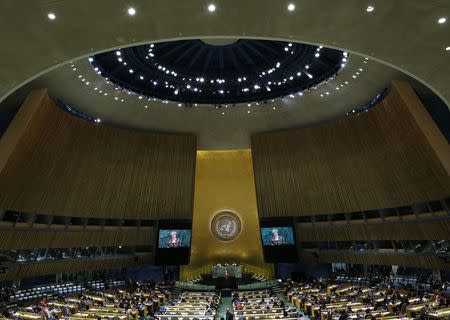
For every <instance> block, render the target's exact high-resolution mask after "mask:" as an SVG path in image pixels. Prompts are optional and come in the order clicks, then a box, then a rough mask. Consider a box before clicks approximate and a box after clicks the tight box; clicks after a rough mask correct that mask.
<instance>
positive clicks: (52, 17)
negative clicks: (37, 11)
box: [47, 12, 56, 20]
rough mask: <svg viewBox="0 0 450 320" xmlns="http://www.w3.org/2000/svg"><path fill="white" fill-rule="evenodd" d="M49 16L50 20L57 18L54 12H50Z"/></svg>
mask: <svg viewBox="0 0 450 320" xmlns="http://www.w3.org/2000/svg"><path fill="white" fill-rule="evenodd" d="M47 17H48V18H49V19H50V20H55V19H56V15H55V14H54V13H53V12H50V13H49V14H48V15H47Z"/></svg>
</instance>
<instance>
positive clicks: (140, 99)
mask: <svg viewBox="0 0 450 320" xmlns="http://www.w3.org/2000/svg"><path fill="white" fill-rule="evenodd" d="M226 40H227V41H225V42H224V41H223V39H217V41H216V40H215V39H208V40H201V39H194V40H183V41H170V42H168V41H166V42H159V43H158V42H153V43H149V44H145V45H141V46H137V47H136V46H135V47H128V48H124V47H120V48H116V49H114V50H112V51H109V52H106V53H101V54H96V55H91V56H88V57H85V58H81V59H78V60H74V61H70V62H69V63H67V64H65V65H63V66H61V67H58V68H56V69H54V70H52V71H50V72H48V73H46V74H44V75H42V76H40V77H38V78H37V79H35V80H33V81H31V82H30V83H28V84H27V85H25V86H24V87H22V88H20V89H19V90H17V91H16V92H15V93H14V94H12V95H11V96H10V97H8V98H7V99H6V100H4V101H3V102H2V103H1V104H0V109H3V110H5V109H14V108H18V106H19V105H20V103H21V102H22V101H23V99H24V98H25V96H26V94H27V93H28V92H29V91H30V90H31V89H33V88H48V89H49V93H50V95H51V96H52V97H53V98H54V99H55V100H58V101H59V102H60V105H62V106H64V107H65V108H66V110H70V112H72V113H75V114H76V115H77V116H82V117H84V118H85V119H88V120H93V121H96V122H101V123H100V124H99V125H110V126H118V127H124V128H130V129H137V130H150V131H161V132H190V133H195V134H196V135H197V138H198V140H197V141H198V148H199V149H203V150H213V149H242V148H249V147H250V136H251V134H252V133H255V132H261V131H270V130H279V129H286V128H298V127H303V126H312V125H317V124H320V123H323V122H327V121H333V120H335V119H340V118H343V117H347V116H352V115H353V114H354V113H357V112H360V111H363V110H365V108H366V107H367V106H369V107H370V106H372V105H371V104H370V102H371V101H372V100H373V99H374V98H376V97H377V96H378V95H379V94H380V93H381V92H383V91H384V90H385V89H386V88H388V87H389V84H390V81H391V80H393V79H398V80H405V79H406V80H411V79H410V78H409V77H408V76H406V75H404V74H403V73H401V72H399V71H396V70H394V69H392V68H390V67H388V66H386V65H383V64H380V63H377V62H376V61H374V60H372V59H370V58H368V57H364V56H359V55H357V54H347V53H346V52H345V51H337V50H333V49H329V48H326V47H321V46H310V45H307V44H302V43H294V42H280V41H268V40H251V39H250V40H249V39H247V40H241V39H226ZM150 49H151V50H150ZM152 55H153V56H152ZM196 56H198V57H196ZM147 57H148V58H147ZM208 57H209V58H208ZM221 57H222V58H221ZM119 59H121V60H119ZM124 63H126V65H125V64H124ZM277 63H279V67H277ZM159 66H161V68H158V67H159ZM163 67H164V68H165V70H163V69H162V68H163ZM130 69H131V70H133V71H132V72H130ZM167 71H168V72H167ZM269 71H270V72H269ZM263 72H264V73H265V74H263ZM308 75H310V76H308ZM141 77H142V78H143V79H141ZM201 78H203V80H202V79H201ZM244 78H246V79H244ZM189 79H190V80H189ZM217 80H220V81H219V82H218V81H217ZM153 81H156V82H157V85H156V86H155V85H154V84H153ZM166 82H167V83H166ZM269 82H270V84H269ZM278 83H280V85H278ZM188 86H189V87H190V88H188ZM255 86H258V87H259V88H257V89H255ZM195 88H197V91H195ZM244 88H249V90H248V91H243V89H244ZM267 88H270V90H268V89H267ZM177 90H178V92H177ZM219 90H223V91H224V93H223V94H221V93H220V91H219ZM228 91H229V92H228ZM176 92H177V94H176ZM378 97H379V96H378ZM353 110H355V112H354V111H353Z"/></svg>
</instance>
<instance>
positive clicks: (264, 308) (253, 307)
mask: <svg viewBox="0 0 450 320" xmlns="http://www.w3.org/2000/svg"><path fill="white" fill-rule="evenodd" d="M244 297H245V298H246V299H247V301H246V302H242V303H241V302H240V303H239V305H241V309H236V305H234V314H235V318H236V319H237V318H239V317H240V316H243V317H244V318H246V319H255V320H256V319H258V320H259V319H264V320H267V319H286V320H287V319H296V318H289V317H287V318H285V317H284V314H283V308H282V307H278V306H277V307H274V306H273V305H271V304H269V303H268V302H269V301H270V295H269V293H268V292H267V291H248V292H240V293H239V298H241V299H242V298H244ZM262 299H264V301H265V302H266V303H264V304H260V302H261V300H262Z"/></svg>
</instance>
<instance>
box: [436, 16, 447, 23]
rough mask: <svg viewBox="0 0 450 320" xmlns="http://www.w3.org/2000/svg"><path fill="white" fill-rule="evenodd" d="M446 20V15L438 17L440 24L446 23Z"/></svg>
mask: <svg viewBox="0 0 450 320" xmlns="http://www.w3.org/2000/svg"><path fill="white" fill-rule="evenodd" d="M446 22H447V18H446V17H442V18H439V20H438V23H440V24H443V23H446Z"/></svg>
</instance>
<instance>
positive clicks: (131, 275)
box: [125, 266, 180, 281]
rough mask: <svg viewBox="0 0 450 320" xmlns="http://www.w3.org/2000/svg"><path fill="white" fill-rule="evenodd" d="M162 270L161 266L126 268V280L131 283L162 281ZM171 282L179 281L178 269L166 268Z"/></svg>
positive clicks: (174, 267) (173, 267)
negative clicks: (129, 280)
mask: <svg viewBox="0 0 450 320" xmlns="http://www.w3.org/2000/svg"><path fill="white" fill-rule="evenodd" d="M164 268H165V267H162V266H145V267H133V268H128V269H127V270H126V273H125V277H126V279H131V280H133V281H143V280H153V281H164ZM168 271H169V273H170V276H171V280H172V281H177V280H179V272H180V269H179V267H176V266H171V267H168Z"/></svg>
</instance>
